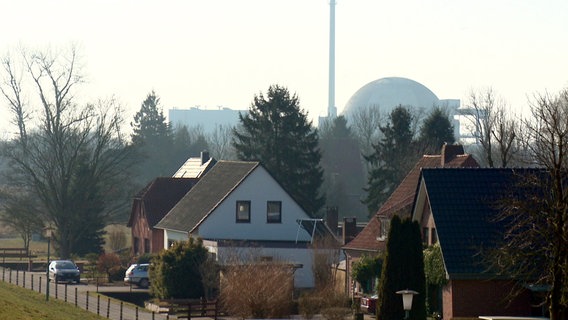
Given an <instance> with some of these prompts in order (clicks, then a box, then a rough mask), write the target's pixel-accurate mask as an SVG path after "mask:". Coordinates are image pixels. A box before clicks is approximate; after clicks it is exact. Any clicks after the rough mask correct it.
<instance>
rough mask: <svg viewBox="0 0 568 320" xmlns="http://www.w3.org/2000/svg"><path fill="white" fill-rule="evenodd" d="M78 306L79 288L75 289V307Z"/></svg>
mask: <svg viewBox="0 0 568 320" xmlns="http://www.w3.org/2000/svg"><path fill="white" fill-rule="evenodd" d="M76 306H77V287H75V307H76Z"/></svg>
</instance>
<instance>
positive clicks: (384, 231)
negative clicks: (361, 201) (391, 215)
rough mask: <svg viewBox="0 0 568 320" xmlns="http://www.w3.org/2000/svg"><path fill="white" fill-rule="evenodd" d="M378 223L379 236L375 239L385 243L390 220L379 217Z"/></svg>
mask: <svg viewBox="0 0 568 320" xmlns="http://www.w3.org/2000/svg"><path fill="white" fill-rule="evenodd" d="M379 222H380V224H381V228H380V230H379V236H378V237H377V240H379V241H385V240H386V239H387V236H388V234H389V228H390V220H389V219H388V218H387V217H380V218H379Z"/></svg>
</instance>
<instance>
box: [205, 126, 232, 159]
mask: <svg viewBox="0 0 568 320" xmlns="http://www.w3.org/2000/svg"><path fill="white" fill-rule="evenodd" d="M232 134H233V127H232V126H230V125H216V126H215V129H214V130H213V132H211V133H210V134H208V135H207V137H206V139H207V145H208V146H209V152H211V156H213V157H215V158H217V159H222V160H231V159H236V154H235V151H234V150H233V147H232V145H231V137H232Z"/></svg>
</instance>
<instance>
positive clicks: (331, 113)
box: [327, 0, 337, 119]
mask: <svg viewBox="0 0 568 320" xmlns="http://www.w3.org/2000/svg"><path fill="white" fill-rule="evenodd" d="M335 4H336V2H335V0H329V96H328V106H327V116H328V117H329V118H330V119H333V118H335V117H337V108H336V107H335Z"/></svg>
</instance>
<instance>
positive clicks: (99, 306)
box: [97, 294, 101, 316]
mask: <svg viewBox="0 0 568 320" xmlns="http://www.w3.org/2000/svg"><path fill="white" fill-rule="evenodd" d="M100 308H101V295H100V294H98V295H97V316H100V315H101V314H100V312H99V310H100Z"/></svg>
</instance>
